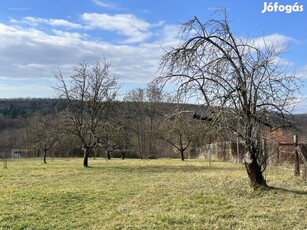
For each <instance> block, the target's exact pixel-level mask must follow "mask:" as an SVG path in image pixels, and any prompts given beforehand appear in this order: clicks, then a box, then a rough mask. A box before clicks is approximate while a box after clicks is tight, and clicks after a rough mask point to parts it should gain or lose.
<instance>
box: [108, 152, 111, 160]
mask: <svg viewBox="0 0 307 230" xmlns="http://www.w3.org/2000/svg"><path fill="white" fill-rule="evenodd" d="M107 158H108V160H111V154H110V151H109V150H107Z"/></svg>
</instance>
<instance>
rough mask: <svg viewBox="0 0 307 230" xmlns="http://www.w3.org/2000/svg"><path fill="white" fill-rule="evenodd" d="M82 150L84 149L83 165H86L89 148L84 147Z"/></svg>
mask: <svg viewBox="0 0 307 230" xmlns="http://www.w3.org/2000/svg"><path fill="white" fill-rule="evenodd" d="M83 151H84V157H83V166H84V167H88V157H89V155H90V148H88V147H85V148H84V149H83Z"/></svg>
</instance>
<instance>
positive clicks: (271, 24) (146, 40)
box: [0, 0, 307, 113]
mask: <svg viewBox="0 0 307 230" xmlns="http://www.w3.org/2000/svg"><path fill="white" fill-rule="evenodd" d="M270 3H272V6H273V8H272V7H271V8H270V7H269V8H268V10H269V9H270V10H271V11H270V12H269V11H266V12H264V13H262V11H264V8H265V7H264V6H265V4H268V5H269V4H270ZM304 3H305V1H301V2H297V4H296V1H293V0H292V1H291V0H287V1H286V0H282V1H278V2H266V1H264V0H248V1H247V0H245V1H243V0H233V1H229V0H189V1H183V0H176V1H175V0H155V1H150V0H121V1H120V0H112V1H111V0H0V98H18V97H54V96H55V93H54V90H53V89H52V87H51V86H52V85H53V84H54V75H55V73H56V72H58V71H59V70H60V71H61V72H62V73H63V74H64V75H65V76H67V77H69V75H70V74H71V73H72V70H73V68H74V67H76V66H78V64H79V63H82V62H85V63H88V64H93V63H95V62H96V61H99V60H103V59H106V60H108V61H110V62H111V72H112V73H113V74H115V75H116V76H117V77H118V81H119V83H120V85H121V90H120V92H121V94H125V93H127V92H128V91H129V90H131V89H134V88H144V87H146V84H147V83H149V82H150V81H151V80H153V79H154V78H155V77H157V76H158V75H159V71H158V65H159V62H160V59H161V56H162V55H163V53H164V50H167V49H169V48H170V47H172V46H173V47H174V46H176V44H178V36H177V35H178V31H179V26H180V25H181V24H182V23H185V22H187V21H188V20H190V19H193V18H194V16H197V17H198V18H199V19H200V20H201V21H203V22H206V21H207V20H209V19H210V18H212V17H213V13H214V11H215V10H216V9H218V8H221V7H225V8H227V10H228V16H229V19H230V22H231V24H230V27H231V30H232V31H233V33H234V34H236V35H237V36H240V37H246V38H256V39H262V38H267V39H273V40H276V41H278V42H280V43H285V44H287V52H286V53H285V54H284V56H283V57H282V60H283V62H284V63H287V65H288V66H289V69H290V70H291V71H292V70H293V71H295V73H296V75H297V76H298V77H301V78H302V90H301V94H299V98H300V99H302V102H301V103H300V104H299V105H298V106H297V108H296V110H295V112H296V113H307V99H306V98H307V81H306V79H307V28H306V27H307V23H306V22H307V3H306V6H305V5H304ZM274 4H275V5H276V9H277V10H280V11H276V12H275V11H274V10H275V8H274ZM277 4H278V5H277ZM287 6H288V7H287ZM297 6H298V7H297ZM272 9H273V11H272ZM286 9H288V10H287V11H288V12H286ZM281 11H283V12H281ZM290 11H292V12H290ZM297 11H299V12H297Z"/></svg>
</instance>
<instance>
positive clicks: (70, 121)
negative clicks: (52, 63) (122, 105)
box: [55, 60, 118, 167]
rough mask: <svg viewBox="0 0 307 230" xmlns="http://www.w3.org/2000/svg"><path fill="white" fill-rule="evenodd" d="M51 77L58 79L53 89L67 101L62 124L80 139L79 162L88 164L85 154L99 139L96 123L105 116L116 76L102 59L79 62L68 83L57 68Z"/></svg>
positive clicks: (85, 165)
mask: <svg viewBox="0 0 307 230" xmlns="http://www.w3.org/2000/svg"><path fill="white" fill-rule="evenodd" d="M55 78H56V79H57V82H58V84H57V85H56V86H55V90H56V92H57V93H58V95H59V98H62V99H64V100H65V101H66V102H67V113H66V115H67V116H66V121H65V123H64V125H65V126H66V128H67V130H69V131H71V132H72V133H73V134H75V135H77V136H78V138H79V139H80V141H81V143H82V145H83V150H84V160H83V166H84V167H88V157H89V155H90V153H91V152H92V151H93V149H94V148H95V147H96V146H97V145H98V144H99V142H100V138H99V135H98V133H97V131H98V127H99V126H100V124H101V122H103V121H104V120H105V119H106V116H107V112H108V108H109V106H110V102H111V101H113V100H114V99H115V96H116V92H117V89H118V86H117V82H116V77H115V76H112V75H111V74H110V63H109V62H107V61H106V60H103V61H101V62H97V63H96V64H95V65H93V66H89V65H87V64H85V63H81V64H80V65H79V66H78V67H76V68H75V69H74V72H73V74H72V75H71V76H70V77H69V80H70V81H69V82H68V83H67V82H66V79H65V78H64V76H63V74H62V73H61V72H58V73H57V74H56V75H55Z"/></svg>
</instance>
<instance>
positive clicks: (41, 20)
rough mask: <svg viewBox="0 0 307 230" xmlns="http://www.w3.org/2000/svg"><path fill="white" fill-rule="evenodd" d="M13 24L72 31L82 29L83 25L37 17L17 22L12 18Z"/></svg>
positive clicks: (25, 18)
mask: <svg viewBox="0 0 307 230" xmlns="http://www.w3.org/2000/svg"><path fill="white" fill-rule="evenodd" d="M10 22H11V23H15V24H19V23H23V24H28V25H31V26H38V25H40V24H45V25H50V26H53V27H64V28H70V29H81V28H83V26H82V25H80V24H77V23H72V22H69V21H67V20H64V19H53V18H48V19H46V18H35V17H24V18H22V19H21V20H16V19H14V18H10Z"/></svg>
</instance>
